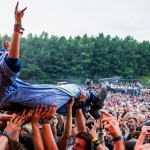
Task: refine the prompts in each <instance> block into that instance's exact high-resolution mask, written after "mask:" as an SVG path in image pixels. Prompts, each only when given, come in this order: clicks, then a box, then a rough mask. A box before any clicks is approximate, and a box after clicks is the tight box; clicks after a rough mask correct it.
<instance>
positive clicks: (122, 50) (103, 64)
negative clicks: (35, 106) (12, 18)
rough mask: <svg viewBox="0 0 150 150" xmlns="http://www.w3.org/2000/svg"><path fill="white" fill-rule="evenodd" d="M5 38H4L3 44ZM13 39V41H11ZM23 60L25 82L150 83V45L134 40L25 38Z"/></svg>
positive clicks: (0, 42) (21, 50)
mask: <svg viewBox="0 0 150 150" xmlns="http://www.w3.org/2000/svg"><path fill="white" fill-rule="evenodd" d="M3 39H4V37H2V36H0V44H2V41H3ZM9 39H10V37H9ZM20 59H21V62H22V70H21V73H20V78H21V79H23V80H39V81H40V80H46V81H52V80H54V79H73V80H76V79H81V80H83V78H84V79H85V78H90V79H93V80H96V79H99V78H101V77H112V76H121V77H123V78H128V79H134V78H139V77H140V76H142V77H143V78H142V80H143V81H145V82H149V78H148V79H147V78H146V76H149V75H150V63H149V62H150V43H149V41H143V42H141V43H139V42H137V41H136V40H135V39H133V38H132V37H130V36H127V37H126V38H124V39H120V38H119V37H113V38H112V37H110V36H109V35H107V36H104V35H103V34H102V33H101V34H99V35H98V36H97V37H93V36H91V37H88V36H87V35H86V34H85V35H84V36H83V37H80V36H77V37H74V38H72V37H70V38H68V39H66V38H65V37H64V36H62V37H57V36H54V35H52V36H51V37H49V35H48V33H46V32H43V33H41V35H40V36H37V35H32V34H29V35H28V36H27V37H26V38H21V42H20Z"/></svg>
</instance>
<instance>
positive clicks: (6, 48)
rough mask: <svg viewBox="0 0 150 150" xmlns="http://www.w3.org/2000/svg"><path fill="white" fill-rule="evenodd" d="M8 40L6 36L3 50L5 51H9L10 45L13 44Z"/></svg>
mask: <svg viewBox="0 0 150 150" xmlns="http://www.w3.org/2000/svg"><path fill="white" fill-rule="evenodd" d="M7 38H8V37H7V36H5V39H4V41H3V43H2V48H3V49H5V50H8V49H9V47H10V44H11V43H10V42H9V41H8V39H7Z"/></svg>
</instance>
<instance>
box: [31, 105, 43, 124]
mask: <svg viewBox="0 0 150 150" xmlns="http://www.w3.org/2000/svg"><path fill="white" fill-rule="evenodd" d="M42 110H43V105H42V106H39V105H38V106H37V107H36V109H35V110H34V114H33V116H32V118H31V123H39V121H40V118H41V115H42V113H43V112H42Z"/></svg>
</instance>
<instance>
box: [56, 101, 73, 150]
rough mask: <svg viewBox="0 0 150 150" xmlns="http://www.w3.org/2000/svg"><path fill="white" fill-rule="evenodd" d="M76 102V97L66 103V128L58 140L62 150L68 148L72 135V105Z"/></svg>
mask: <svg viewBox="0 0 150 150" xmlns="http://www.w3.org/2000/svg"><path fill="white" fill-rule="evenodd" d="M73 103H74V99H73V98H72V99H70V101H69V102H68V103H67V104H66V110H67V115H66V123H65V129H64V133H63V135H62V136H61V138H60V139H59V141H58V146H59V149H60V150H66V149H67V143H68V140H69V138H70V136H71V130H72V106H73Z"/></svg>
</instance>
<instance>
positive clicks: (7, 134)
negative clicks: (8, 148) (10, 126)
mask: <svg viewBox="0 0 150 150" xmlns="http://www.w3.org/2000/svg"><path fill="white" fill-rule="evenodd" d="M2 135H4V136H6V137H7V138H8V139H10V136H11V134H10V133H9V132H7V131H4V132H3V133H2Z"/></svg>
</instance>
